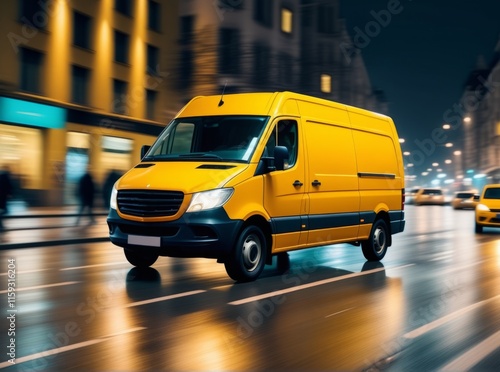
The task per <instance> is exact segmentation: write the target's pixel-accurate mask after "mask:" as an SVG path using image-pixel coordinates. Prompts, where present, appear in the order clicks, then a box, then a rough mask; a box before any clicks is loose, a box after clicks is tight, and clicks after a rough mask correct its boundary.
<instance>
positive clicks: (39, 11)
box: [19, 0, 50, 30]
mask: <svg viewBox="0 0 500 372" xmlns="http://www.w3.org/2000/svg"><path fill="white" fill-rule="evenodd" d="M19 13H20V14H19V20H20V21H21V23H24V24H27V25H29V26H30V27H35V28H38V29H43V30H45V29H47V24H48V22H49V18H50V17H49V15H48V14H47V12H46V11H45V9H44V2H43V1H40V0H22V1H21V3H20V8H19Z"/></svg>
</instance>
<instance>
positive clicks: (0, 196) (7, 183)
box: [0, 166, 12, 231]
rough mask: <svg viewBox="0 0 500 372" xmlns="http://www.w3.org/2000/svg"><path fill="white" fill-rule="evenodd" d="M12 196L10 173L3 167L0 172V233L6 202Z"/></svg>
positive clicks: (5, 211) (2, 228)
mask: <svg viewBox="0 0 500 372" xmlns="http://www.w3.org/2000/svg"><path fill="white" fill-rule="evenodd" d="M11 195H12V181H11V177H10V171H9V168H8V167H7V166H4V167H3V169H2V170H1V171H0V231H3V230H4V228H5V227H4V225H3V216H4V215H6V214H7V212H8V210H7V200H8V199H9V197H10V196H11Z"/></svg>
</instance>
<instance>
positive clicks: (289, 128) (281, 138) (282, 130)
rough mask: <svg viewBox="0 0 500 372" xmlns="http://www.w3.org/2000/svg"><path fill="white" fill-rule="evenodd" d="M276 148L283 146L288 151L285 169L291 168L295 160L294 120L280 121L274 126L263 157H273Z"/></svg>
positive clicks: (295, 133) (295, 134)
mask: <svg viewBox="0 0 500 372" xmlns="http://www.w3.org/2000/svg"><path fill="white" fill-rule="evenodd" d="M276 146H285V147H286V148H287V149H288V155H289V157H288V161H287V163H286V164H285V168H291V167H293V166H294V165H295V162H296V160H297V122H296V121H295V120H281V121H279V122H278V124H276V126H275V127H274V129H273V133H272V134H271V137H269V140H268V141H267V144H266V154H265V156H269V157H274V148H275V147H276Z"/></svg>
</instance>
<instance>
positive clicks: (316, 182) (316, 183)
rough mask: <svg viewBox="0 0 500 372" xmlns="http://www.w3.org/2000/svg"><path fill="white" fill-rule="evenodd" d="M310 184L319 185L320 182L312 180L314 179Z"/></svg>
mask: <svg viewBox="0 0 500 372" xmlns="http://www.w3.org/2000/svg"><path fill="white" fill-rule="evenodd" d="M312 185H313V186H321V182H319V181H318V180H314V181H312Z"/></svg>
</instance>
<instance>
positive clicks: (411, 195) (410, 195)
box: [405, 188, 420, 205]
mask: <svg viewBox="0 0 500 372" xmlns="http://www.w3.org/2000/svg"><path fill="white" fill-rule="evenodd" d="M418 190H420V189H418V188H414V189H411V190H410V191H408V192H407V193H406V194H405V204H408V205H409V204H415V195H417V192H418Z"/></svg>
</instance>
